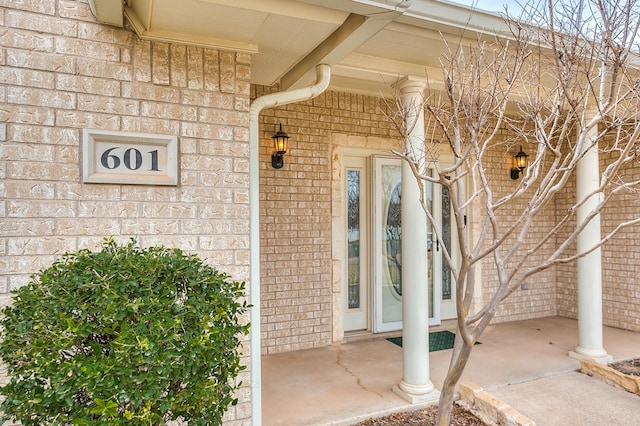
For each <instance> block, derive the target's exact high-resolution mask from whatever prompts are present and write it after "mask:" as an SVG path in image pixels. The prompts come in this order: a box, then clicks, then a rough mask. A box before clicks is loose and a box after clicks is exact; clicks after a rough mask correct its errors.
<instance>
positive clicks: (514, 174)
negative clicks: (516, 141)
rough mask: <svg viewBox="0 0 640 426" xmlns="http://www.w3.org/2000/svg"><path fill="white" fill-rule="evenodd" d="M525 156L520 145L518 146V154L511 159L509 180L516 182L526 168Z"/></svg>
mask: <svg viewBox="0 0 640 426" xmlns="http://www.w3.org/2000/svg"><path fill="white" fill-rule="evenodd" d="M527 157H529V156H528V155H527V153H526V152H524V151H523V150H522V145H520V152H518V153H517V154H516V155H515V156H514V157H513V167H512V168H511V179H513V180H517V179H518V177H520V173H522V172H524V169H526V168H527V165H528V162H527Z"/></svg>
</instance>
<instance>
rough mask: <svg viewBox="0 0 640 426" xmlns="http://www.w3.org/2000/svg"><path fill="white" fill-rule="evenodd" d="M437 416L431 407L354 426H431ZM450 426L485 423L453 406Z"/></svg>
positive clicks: (478, 425)
mask: <svg viewBox="0 0 640 426" xmlns="http://www.w3.org/2000/svg"><path fill="white" fill-rule="evenodd" d="M437 414H438V406H437V405H432V406H429V407H427V408H425V409H422V410H416V411H405V412H403V413H396V414H391V415H389V416H386V417H380V418H376V419H367V420H365V421H363V422H360V423H358V424H357V425H356V426H400V425H402V426H432V425H434V424H435V423H436V416H437ZM450 426H486V423H484V422H483V421H482V420H480V419H479V418H477V417H476V416H474V415H473V414H471V413H470V412H469V411H467V410H465V409H464V408H462V407H460V406H459V405H457V404H453V412H452V415H451V423H450Z"/></svg>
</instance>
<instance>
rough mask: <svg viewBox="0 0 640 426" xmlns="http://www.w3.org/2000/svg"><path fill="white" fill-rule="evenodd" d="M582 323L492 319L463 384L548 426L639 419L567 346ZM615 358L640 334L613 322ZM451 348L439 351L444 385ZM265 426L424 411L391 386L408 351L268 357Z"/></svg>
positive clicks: (345, 347)
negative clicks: (585, 370)
mask: <svg viewBox="0 0 640 426" xmlns="http://www.w3.org/2000/svg"><path fill="white" fill-rule="evenodd" d="M577 327H578V325H577V322H576V321H575V320H571V319H566V318H559V317H548V318H542V319H536V320H527V321H518V322H512V323H505V324H497V325H491V326H489V327H488V328H487V330H486V331H485V333H484V334H483V335H482V336H481V338H480V341H481V343H482V344H480V345H477V346H475V348H474V349H473V352H472V354H471V360H470V361H469V364H468V366H467V369H466V370H465V373H464V375H463V378H462V381H468V382H473V383H475V384H477V385H480V386H481V387H483V388H484V389H485V390H487V391H489V392H490V393H491V394H493V395H495V396H496V397H498V398H500V399H502V400H503V401H505V402H506V403H508V404H510V405H511V406H513V407H514V408H515V409H516V410H518V411H520V412H521V413H522V414H524V415H526V416H528V417H530V418H532V419H533V420H535V421H536V422H537V424H538V425H539V426H545V425H547V426H556V425H563V426H574V425H575V426H578V425H580V426H589V425H594V426H595V425H598V426H600V425H604V424H606V425H616V426H625V425H629V426H631V425H640V417H638V413H640V397H639V396H636V395H632V394H628V393H626V392H625V391H622V390H618V389H616V388H614V387H612V386H608V385H605V384H603V383H600V382H599V381H597V380H596V379H593V378H590V377H587V376H585V375H583V374H580V373H576V372H575V371H576V370H577V369H578V368H579V366H580V363H579V361H577V360H575V359H573V358H569V357H568V356H567V354H568V352H569V351H570V350H572V349H573V348H574V347H575V345H576V343H577V336H578V329H577ZM604 344H605V348H606V350H607V351H608V352H609V354H611V355H613V357H614V360H620V359H627V358H635V357H638V356H640V333H633V332H628V331H623V330H619V329H614V328H608V327H605V330H604ZM450 355H451V350H444V351H438V352H431V353H430V363H431V364H430V365H431V372H430V374H431V380H432V381H433V383H434V385H435V386H436V388H440V386H441V384H442V381H443V380H444V376H445V374H446V371H447V366H448V361H449V357H450ZM262 365H263V378H262V383H263V388H262V393H263V395H262V400H263V402H262V403H263V419H262V420H263V425H264V426H303V425H349V424H354V423H356V422H358V421H360V420H363V419H366V418H368V417H372V416H378V415H383V414H387V413H392V412H397V411H404V410H410V409H416V408H420V406H415V405H414V406H412V405H410V404H408V403H407V402H406V401H404V400H403V399H401V398H399V397H398V396H397V395H395V394H394V393H393V392H392V391H391V387H392V386H393V385H394V384H397V383H398V382H399V381H400V379H401V377H402V349H401V348H400V347H398V346H396V345H394V344H392V343H390V342H388V341H386V340H384V339H376V340H369V341H361V342H355V343H347V344H342V345H335V346H331V347H327V348H321V349H313V350H307V351H299V352H291V353H286V354H277V355H269V356H265V357H263V363H262Z"/></svg>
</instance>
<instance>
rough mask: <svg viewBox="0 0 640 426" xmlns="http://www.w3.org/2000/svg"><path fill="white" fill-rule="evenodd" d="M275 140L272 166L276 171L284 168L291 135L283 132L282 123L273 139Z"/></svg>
mask: <svg viewBox="0 0 640 426" xmlns="http://www.w3.org/2000/svg"><path fill="white" fill-rule="evenodd" d="M271 139H273V148H274V153H273V154H271V166H272V167H273V168H274V169H281V168H282V166H284V157H283V156H284V154H286V153H287V144H288V143H289V135H287V134H286V133H285V132H283V131H282V123H280V128H279V130H278V131H277V132H276V133H275V134H274V135H273V136H272V137H271Z"/></svg>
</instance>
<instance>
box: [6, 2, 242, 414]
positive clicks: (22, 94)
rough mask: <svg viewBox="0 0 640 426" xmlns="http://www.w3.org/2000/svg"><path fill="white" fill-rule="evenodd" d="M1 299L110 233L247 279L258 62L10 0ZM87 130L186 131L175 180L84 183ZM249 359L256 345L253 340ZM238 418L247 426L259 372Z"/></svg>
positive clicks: (78, 9)
mask: <svg viewBox="0 0 640 426" xmlns="http://www.w3.org/2000/svg"><path fill="white" fill-rule="evenodd" d="M0 3H1V4H2V6H3V7H2V9H0V24H1V25H2V27H1V28H0V32H1V33H2V39H1V40H2V46H1V50H0V65H1V68H0V82H1V85H0V123H2V124H0V139H1V145H0V176H1V177H2V180H1V181H0V191H1V193H2V198H1V199H0V293H1V294H0V300H1V302H2V303H8V302H9V301H10V295H9V294H8V291H9V290H11V289H15V288H17V287H19V286H21V285H23V284H25V283H26V282H27V281H28V280H29V276H30V275H31V274H32V273H35V272H37V271H38V270H39V269H41V268H45V267H47V266H49V265H50V264H51V263H52V262H53V261H54V260H55V259H57V258H58V257H59V256H60V255H61V254H62V253H64V252H65V251H75V250H78V249H80V248H92V249H93V248H97V247H98V246H99V245H100V243H101V240H102V238H103V237H105V236H111V235H113V236H115V237H116V239H117V240H120V241H123V242H124V241H127V240H128V239H129V238H130V237H135V238H137V239H138V241H139V242H140V244H141V245H143V246H149V245H156V244H163V245H166V246H175V247H180V248H182V249H184V250H186V251H188V252H192V253H197V254H198V255H199V256H200V257H201V258H202V259H205V260H206V261H207V262H209V263H211V264H212V265H214V266H216V267H217V268H218V269H219V270H222V271H225V272H228V273H230V274H231V276H232V277H233V278H234V279H237V280H241V281H248V278H249V236H248V235H249V231H248V230H249V205H248V191H249V171H248V170H249V167H248V165H249V164H248V152H249V141H248V124H249V118H248V110H249V86H250V84H249V79H250V59H251V58H250V56H249V55H246V54H236V53H233V52H223V51H216V50H210V49H204V48H200V47H191V46H183V45H173V44H168V43H155V42H153V43H152V42H149V41H142V40H139V39H138V38H137V37H136V36H135V35H134V34H133V33H132V32H131V31H129V30H127V29H118V28H114V27H109V26H104V25H100V24H97V23H96V22H95V21H94V17H93V16H92V14H91V12H90V10H89V5H88V3H87V2H86V1H65V0H25V1H20V2H12V1H2V2H0ZM83 128H90V129H102V130H113V131H126V132H142V133H155V134H168V135H175V136H177V137H178V145H179V169H180V173H179V184H178V185H177V186H169V187H156V186H142V185H140V186H138V185H110V184H83V183H82V182H81V178H80V177H81V152H80V145H81V134H82V129H83ZM244 345H245V347H244V348H243V352H244V354H245V356H244V358H245V364H247V365H248V364H249V361H248V359H249V348H248V346H249V342H248V340H246V341H245V342H244ZM240 379H241V380H242V381H243V382H244V383H245V384H246V387H244V388H243V389H242V390H241V391H240V392H239V404H238V405H237V406H236V407H234V408H232V409H231V410H230V411H229V412H228V413H227V415H226V417H225V418H226V421H227V423H228V424H249V420H248V419H249V418H250V415H251V413H250V412H251V401H250V392H249V388H248V385H249V384H250V380H249V379H250V372H249V371H248V370H245V371H244V372H243V373H242V377H241V378H240Z"/></svg>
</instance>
